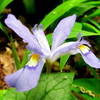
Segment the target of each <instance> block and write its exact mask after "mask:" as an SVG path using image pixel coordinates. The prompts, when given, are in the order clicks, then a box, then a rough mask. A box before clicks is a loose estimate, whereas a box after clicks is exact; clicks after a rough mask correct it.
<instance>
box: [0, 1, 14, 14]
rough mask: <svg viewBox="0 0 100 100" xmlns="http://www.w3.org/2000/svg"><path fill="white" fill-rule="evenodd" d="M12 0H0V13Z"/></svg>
mask: <svg viewBox="0 0 100 100" xmlns="http://www.w3.org/2000/svg"><path fill="white" fill-rule="evenodd" d="M12 1H13V0H0V13H2V12H3V10H4V9H5V7H6V6H7V5H8V4H10V3H11V2H12Z"/></svg>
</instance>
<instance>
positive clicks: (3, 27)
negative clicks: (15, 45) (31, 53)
mask: <svg viewBox="0 0 100 100" xmlns="http://www.w3.org/2000/svg"><path fill="white" fill-rule="evenodd" d="M0 29H1V30H2V31H3V32H4V34H5V35H6V36H7V38H8V39H9V40H11V39H10V37H9V34H8V32H7V30H6V28H5V26H3V24H2V23H1V22H0Z"/></svg>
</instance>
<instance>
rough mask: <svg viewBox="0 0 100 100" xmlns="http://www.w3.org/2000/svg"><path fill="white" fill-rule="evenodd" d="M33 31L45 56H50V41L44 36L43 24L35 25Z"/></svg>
mask: <svg viewBox="0 0 100 100" xmlns="http://www.w3.org/2000/svg"><path fill="white" fill-rule="evenodd" d="M32 31H33V33H34V36H35V37H36V39H37V40H38V42H39V44H40V46H41V49H42V52H43V53H44V54H45V55H48V54H50V47H49V44H48V41H47V39H46V36H45V34H44V31H43V27H42V25H41V24H40V25H39V26H37V25H35V26H34V27H33V29H32Z"/></svg>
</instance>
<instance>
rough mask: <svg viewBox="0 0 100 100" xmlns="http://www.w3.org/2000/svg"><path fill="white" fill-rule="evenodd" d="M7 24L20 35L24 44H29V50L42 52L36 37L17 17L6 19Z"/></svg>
mask: <svg viewBox="0 0 100 100" xmlns="http://www.w3.org/2000/svg"><path fill="white" fill-rule="evenodd" d="M5 24H6V25H7V26H8V27H9V28H11V29H12V30H13V31H14V32H16V34H17V35H19V36H20V37H21V38H22V39H23V41H24V42H26V43H28V45H27V48H28V49H30V50H33V51H34V52H36V51H37V52H40V46H39V43H38V41H37V40H36V39H35V37H34V36H33V35H32V34H31V32H30V31H29V29H28V28H27V27H26V26H24V25H23V24H22V23H21V22H20V21H19V20H18V19H16V17H15V16H14V15H12V14H9V15H8V16H7V18H6V19H5Z"/></svg>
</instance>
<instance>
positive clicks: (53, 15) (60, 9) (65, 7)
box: [41, 0, 86, 29]
mask: <svg viewBox="0 0 100 100" xmlns="http://www.w3.org/2000/svg"><path fill="white" fill-rule="evenodd" d="M84 1H86V0H68V1H66V2H64V3H62V4H60V5H59V6H57V7H56V8H55V9H54V10H52V11H51V12H50V13H49V14H48V15H47V16H46V17H45V18H44V19H43V20H42V21H41V24H43V26H44V29H46V28H47V27H48V26H49V25H50V24H52V23H53V22H54V21H55V20H56V19H57V18H59V17H61V16H62V15H63V14H64V13H66V12H67V11H69V10H70V9H71V8H73V7H75V6H77V5H79V4H80V3H81V2H84Z"/></svg>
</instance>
